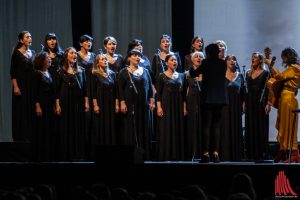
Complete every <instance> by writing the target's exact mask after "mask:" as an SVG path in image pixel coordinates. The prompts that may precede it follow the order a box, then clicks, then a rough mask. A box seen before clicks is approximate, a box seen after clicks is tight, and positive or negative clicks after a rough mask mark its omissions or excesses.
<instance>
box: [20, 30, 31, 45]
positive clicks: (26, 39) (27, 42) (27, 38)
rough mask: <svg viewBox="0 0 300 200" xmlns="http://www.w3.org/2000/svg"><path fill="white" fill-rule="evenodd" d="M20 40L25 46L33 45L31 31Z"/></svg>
mask: <svg viewBox="0 0 300 200" xmlns="http://www.w3.org/2000/svg"><path fill="white" fill-rule="evenodd" d="M20 42H21V43H22V44H23V45H24V46H27V47H29V46H31V43H32V38H31V34H30V33H25V34H24V36H23V39H20Z"/></svg>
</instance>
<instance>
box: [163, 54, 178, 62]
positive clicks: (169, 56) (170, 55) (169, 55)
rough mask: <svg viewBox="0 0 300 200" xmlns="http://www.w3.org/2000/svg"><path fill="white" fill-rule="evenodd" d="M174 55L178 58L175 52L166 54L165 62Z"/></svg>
mask: <svg viewBox="0 0 300 200" xmlns="http://www.w3.org/2000/svg"><path fill="white" fill-rule="evenodd" d="M172 56H174V57H175V58H176V60H177V57H176V56H175V54H172V53H170V54H168V55H166V58H165V62H168V60H169V59H170V58H171V57H172Z"/></svg>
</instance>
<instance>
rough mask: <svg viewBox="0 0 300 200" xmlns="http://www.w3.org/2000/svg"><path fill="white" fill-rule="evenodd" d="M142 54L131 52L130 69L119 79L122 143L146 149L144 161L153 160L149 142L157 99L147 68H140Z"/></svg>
mask: <svg viewBox="0 0 300 200" xmlns="http://www.w3.org/2000/svg"><path fill="white" fill-rule="evenodd" d="M141 55H142V53H141V52H140V51H138V50H136V49H133V50H131V51H130V52H129V53H128V59H129V63H130V64H129V66H128V67H126V68H124V69H122V70H121V71H120V73H119V77H118V85H119V100H120V105H121V106H120V109H121V112H122V114H123V115H122V119H123V124H122V128H121V134H122V138H123V140H122V142H123V144H133V145H135V147H136V148H142V149H143V150H144V153H145V154H144V158H145V159H149V157H150V142H151V135H150V134H151V132H150V131H151V130H152V118H151V114H150V112H152V111H153V109H154V107H155V104H154V97H153V89H152V82H151V77H150V74H149V72H148V70H147V69H144V68H143V67H140V66H139V62H140V58H141Z"/></svg>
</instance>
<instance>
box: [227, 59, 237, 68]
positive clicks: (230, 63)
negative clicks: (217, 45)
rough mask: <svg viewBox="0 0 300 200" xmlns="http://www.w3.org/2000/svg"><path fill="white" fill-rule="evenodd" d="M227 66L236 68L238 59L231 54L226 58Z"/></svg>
mask: <svg viewBox="0 0 300 200" xmlns="http://www.w3.org/2000/svg"><path fill="white" fill-rule="evenodd" d="M226 64H227V68H229V69H231V70H235V64H236V60H235V58H234V57H233V56H229V57H228V58H227V60H226Z"/></svg>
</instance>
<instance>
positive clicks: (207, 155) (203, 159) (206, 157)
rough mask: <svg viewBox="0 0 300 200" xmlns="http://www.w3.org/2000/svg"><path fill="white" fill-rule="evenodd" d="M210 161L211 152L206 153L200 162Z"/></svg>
mask: <svg viewBox="0 0 300 200" xmlns="http://www.w3.org/2000/svg"><path fill="white" fill-rule="evenodd" d="M209 161H210V158H209V154H204V155H203V156H202V158H201V160H200V161H199V163H209Z"/></svg>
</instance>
